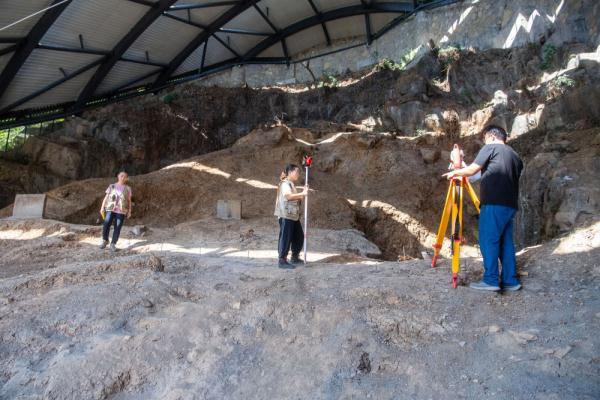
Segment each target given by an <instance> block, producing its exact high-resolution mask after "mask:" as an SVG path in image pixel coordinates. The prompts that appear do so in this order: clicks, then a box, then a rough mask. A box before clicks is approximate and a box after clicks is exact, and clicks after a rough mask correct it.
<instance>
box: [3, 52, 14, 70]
mask: <svg viewBox="0 0 600 400" xmlns="http://www.w3.org/2000/svg"><path fill="white" fill-rule="evenodd" d="M12 55H13V53H8V54H5V55H3V56H0V71H2V70H3V69H4V67H6V64H8V62H9V61H10V58H11V57H12Z"/></svg>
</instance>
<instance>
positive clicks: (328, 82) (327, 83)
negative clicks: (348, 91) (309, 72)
mask: <svg viewBox="0 0 600 400" xmlns="http://www.w3.org/2000/svg"><path fill="white" fill-rule="evenodd" d="M318 87H319V88H322V87H326V88H338V87H340V81H339V80H338V79H337V78H336V77H335V76H334V75H333V74H330V73H327V74H325V76H324V77H323V80H321V81H320V82H319V84H318Z"/></svg>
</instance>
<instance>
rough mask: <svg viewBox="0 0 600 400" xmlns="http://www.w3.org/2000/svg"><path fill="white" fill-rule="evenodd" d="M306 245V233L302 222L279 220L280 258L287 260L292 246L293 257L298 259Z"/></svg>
mask: <svg viewBox="0 0 600 400" xmlns="http://www.w3.org/2000/svg"><path fill="white" fill-rule="evenodd" d="M303 245H304V231H303V230H302V225H301V224H300V221H292V220H291V219H286V218H279V258H287V255H288V252H289V251H290V246H291V247H292V256H293V257H294V256H295V257H298V256H299V254H300V251H301V250H302V246H303Z"/></svg>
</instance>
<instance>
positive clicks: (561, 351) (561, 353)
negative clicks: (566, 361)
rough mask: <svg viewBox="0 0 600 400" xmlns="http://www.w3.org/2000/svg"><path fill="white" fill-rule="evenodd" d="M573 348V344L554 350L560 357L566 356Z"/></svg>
mask: <svg viewBox="0 0 600 400" xmlns="http://www.w3.org/2000/svg"><path fill="white" fill-rule="evenodd" d="M572 349H573V348H572V347H571V346H566V347H562V348H560V349H557V350H556V351H554V355H555V356H556V357H558V358H564V356H566V355H567V354H569V352H570V351H571V350H572Z"/></svg>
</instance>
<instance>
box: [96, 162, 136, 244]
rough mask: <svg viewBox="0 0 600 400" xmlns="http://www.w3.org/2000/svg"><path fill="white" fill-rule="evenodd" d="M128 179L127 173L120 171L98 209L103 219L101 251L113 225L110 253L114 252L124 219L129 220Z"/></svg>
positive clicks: (129, 193)
mask: <svg viewBox="0 0 600 400" xmlns="http://www.w3.org/2000/svg"><path fill="white" fill-rule="evenodd" d="M128 179H129V175H128V174H127V172H125V171H121V172H119V174H118V175H117V182H116V183H113V184H111V185H109V186H108V188H107V189H106V195H105V196H104V200H102V206H101V207H100V215H102V217H103V219H104V223H103V226H102V244H100V248H101V249H104V248H106V246H107V245H108V234H109V232H110V226H111V225H114V229H113V235H112V241H111V242H110V251H112V252H114V251H116V245H117V241H118V240H119V235H120V234H121V227H122V226H123V223H124V222H125V217H127V218H131V188H130V187H129V186H127V184H126V183H127V180H128Z"/></svg>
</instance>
